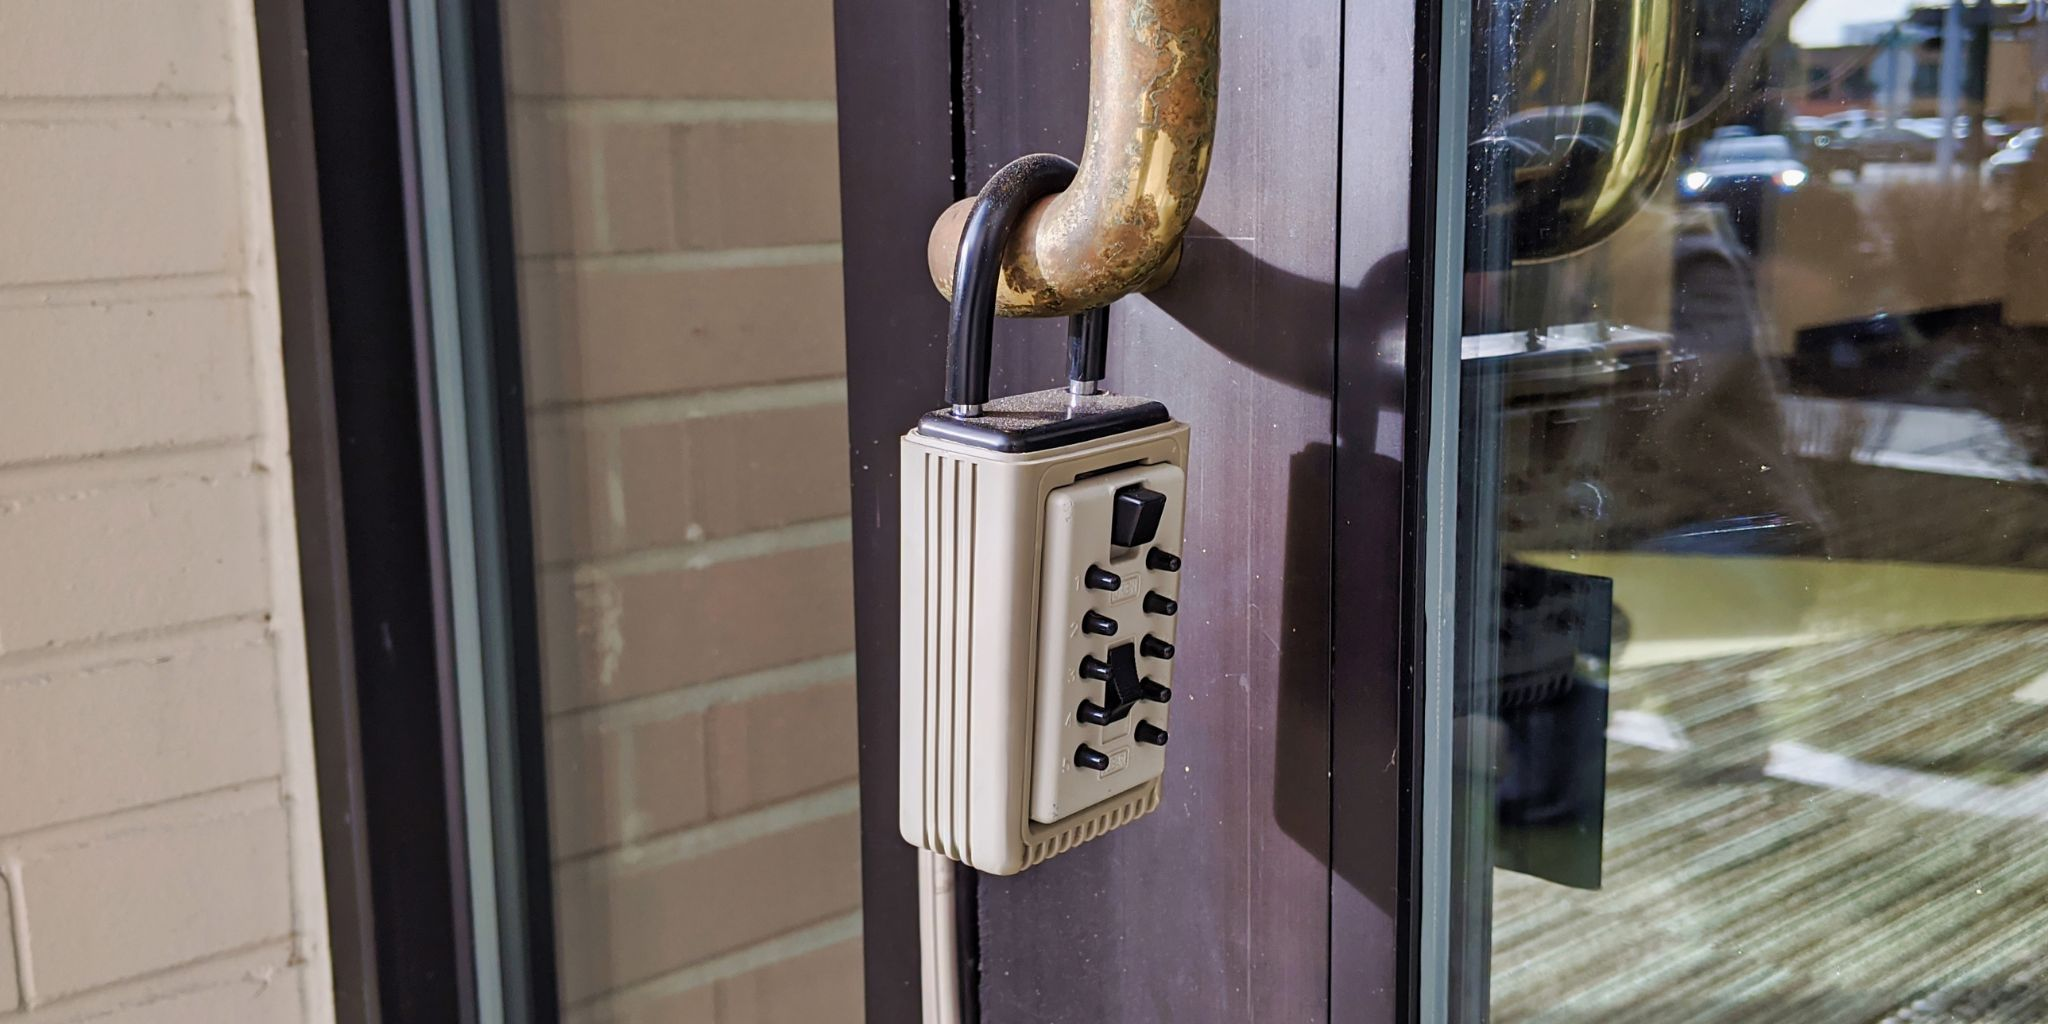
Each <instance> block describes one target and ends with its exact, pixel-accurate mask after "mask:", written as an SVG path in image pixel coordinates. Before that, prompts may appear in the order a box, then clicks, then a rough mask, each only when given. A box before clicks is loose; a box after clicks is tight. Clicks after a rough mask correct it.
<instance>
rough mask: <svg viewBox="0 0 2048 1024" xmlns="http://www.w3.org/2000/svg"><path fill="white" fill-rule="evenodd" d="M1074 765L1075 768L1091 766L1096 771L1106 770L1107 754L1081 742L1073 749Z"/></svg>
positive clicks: (1107, 764)
mask: <svg viewBox="0 0 2048 1024" xmlns="http://www.w3.org/2000/svg"><path fill="white" fill-rule="evenodd" d="M1074 766H1075V767H1076V768H1093V769H1095V770H1096V771H1098V772H1102V771H1108V770H1109V755H1108V754H1105V753H1103V752H1102V751H1100V750H1097V749H1095V748H1094V747H1091V746H1089V745H1088V744H1086V743H1083V744H1081V746H1080V748H1079V749H1077V750H1075V751H1074Z"/></svg>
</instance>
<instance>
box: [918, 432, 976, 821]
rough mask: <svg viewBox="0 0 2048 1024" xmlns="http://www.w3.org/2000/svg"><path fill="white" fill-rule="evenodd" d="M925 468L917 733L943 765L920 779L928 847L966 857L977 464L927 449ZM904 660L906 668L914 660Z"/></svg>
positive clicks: (931, 761)
mask: <svg viewBox="0 0 2048 1024" xmlns="http://www.w3.org/2000/svg"><path fill="white" fill-rule="evenodd" d="M921 468H922V479H923V487H922V492H923V493H922V497H923V502H924V509H923V511H924V517H925V522H926V524H927V528H926V529H925V531H924V536H923V537H922V538H920V541H919V542H920V543H921V544H922V545H923V553H922V555H921V557H920V558H919V560H918V564H919V566H920V567H921V569H922V572H921V574H920V575H921V585H920V587H919V594H920V601H921V603H922V606H923V610H924V615H923V616H922V622H921V624H920V625H919V627H918V628H917V630H916V639H917V649H916V656H915V662H916V668H917V676H916V678H917V680H918V694H919V696H918V706H919V710H920V714H919V719H920V733H919V735H920V736H921V737H922V743H923V744H924V751H925V758H924V763H925V764H927V765H932V766H935V767H938V766H943V767H939V768H938V770H936V771H932V772H928V773H926V774H925V776H924V779H923V787H922V788H923V794H922V803H923V808H924V830H925V837H926V843H925V845H926V846H927V847H928V848H929V849H933V850H936V851H938V852H940V853H942V854H945V855H946V856H948V857H951V858H953V859H955V860H959V859H962V858H963V857H964V856H965V852H966V851H965V846H966V841H967V835H968V822H969V820H970V815H971V814H972V812H973V799H972V796H973V793H974V778H973V764H972V761H971V759H970V758H969V756H968V755H969V749H968V743H967V740H968V736H969V722H970V720H971V719H970V715H971V714H972V712H973V700H974V687H973V685H972V682H973V679H972V677H973V656H974V590H975V588H974V585H973V581H974V575H975V549H976V546H977V545H976V543H975V540H976V538H975V535H974V533H975V526H976V518H977V517H976V515H975V512H976V508H975V505H976V499H977V497H978V496H979V495H978V488H977V484H978V482H979V477H980V473H979V471H980V467H979V466H978V465H976V464H975V463H973V462H970V461H967V460H964V459H957V458H953V457H950V456H947V455H945V454H942V453H939V452H934V451H926V452H924V453H923V466H922V467H921ZM906 639H908V637H906ZM906 653H907V652H906ZM904 660H905V662H906V668H908V667H909V665H908V663H909V662H911V660H912V659H911V658H905V659H904ZM906 678H908V677H907V676H906Z"/></svg>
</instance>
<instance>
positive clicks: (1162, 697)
mask: <svg viewBox="0 0 2048 1024" xmlns="http://www.w3.org/2000/svg"><path fill="white" fill-rule="evenodd" d="M1138 687H1139V688H1140V689H1142V690H1144V691H1145V699H1146V700H1149V701H1151V702H1153V703H1155V704H1164V703H1166V702H1168V701H1170V700H1172V699H1173V688H1172V687H1168V686H1161V685H1159V684H1158V683H1155V682H1153V681H1152V680H1150V679H1147V680H1145V681H1144V682H1142V683H1139V684H1138Z"/></svg>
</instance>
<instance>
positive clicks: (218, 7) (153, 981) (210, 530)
mask: <svg viewBox="0 0 2048 1024" xmlns="http://www.w3.org/2000/svg"><path fill="white" fill-rule="evenodd" d="M262 127H263V125H262V108H261V103H260V94H259V89H258V85H257V68H256V59H255V33H254V22H253V12H252V8H251V7H250V5H249V4H248V3H247V0H0V239H5V242H4V244H0V1022H5V1024H54V1022H66V1021H79V1020H88V1019H89V1020H93V1021H101V1022H120V1024H131V1022H132V1024H141V1022H145V1021H146V1022H150V1024H182V1022H193V1024H200V1022H207V1024H212V1022H220V1021H236V1022H248V1024H272V1022H298V1021H309V1022H320V1021H330V1020H332V1019H333V1016H334V1011H333V1006H332V996H331V989H332V986H331V982H330V979H329V977H328V961H327V952H326V946H325V942H326V931H327V926H326V918H325V904H324V900H323V896H322V891H321V871H320V841H319V831H318V819H317V815H316V804H315V792H314V786H313V772H312V743H311V735H310V727H309V725H308V722H309V716H308V701H307V692H306V671H305V656H304V651H303V635H302V629H301V624H300V617H299V581H298V576H297V554H296V550H295V545H294V542H293V520H292V505H291V486H290V483H291V479H290V465H289V462H288V457H287V456H288V446H287V438H286V436H285V426H284V424H285V417H284V408H283V401H284V399H283V394H284V392H283V376H282V371H281V362H280V355H279V337H280V335H279V325H278V313H277V297H276V281H275V271H274V266H273V263H274V261H273V253H274V246H273V242H272V239H271V231H270V215H269V210H270V195H269V190H268V183H267V179H266V170H265V158H264V152H263V133H262Z"/></svg>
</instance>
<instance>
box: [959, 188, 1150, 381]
mask: <svg viewBox="0 0 2048 1024" xmlns="http://www.w3.org/2000/svg"><path fill="white" fill-rule="evenodd" d="M1074 171H1075V167H1074V162H1073V161H1072V160H1069V159H1067V158H1066V157H1063V156H1057V155H1054V154H1052V153H1034V154H1032V155H1030V156H1025V157H1018V158H1017V159H1015V160H1012V161H1010V162H1009V163H1008V164H1005V165H1004V166H1003V168H1002V169H1001V170H999V171H997V172H996V173H995V174H993V175H991V176H990V177H989V179H988V183H987V184H985V185H983V186H982V187H981V192H980V194H979V195H977V196H976V197H975V200H974V205H973V206H972V207H971V208H969V210H968V213H967V223H966V224H964V225H962V226H961V228H960V253H959V255H958V256H957V257H956V258H955V259H954V261H953V308H952V311H951V314H950V316H949V317H948V319H947V322H946V403H947V404H948V405H951V406H952V407H953V415H955V416H962V417H971V416H979V415H981V407H982V406H983V405H984V404H986V403H987V402H988V373H989V359H990V350H991V349H992V348H993V347H994V334H995V320H996V285H997V284H998V283H999V282H1000V281H1001V279H1002V272H1003V268H1002V263H1003V248H1004V246H1006V245H1007V244H1008V243H1009V240H1010V234H1011V232H1013V231H1014V230H1016V227H1017V222H1018V221H1020V220H1022V219H1024V212H1025V211H1026V210H1029V209H1031V205H1032V204H1033V203H1036V202H1038V201H1039V200H1040V199H1043V198H1045V197H1046V196H1050V195H1056V194H1058V193H1060V192H1062V191H1065V189H1066V187H1067V186H1068V185H1069V184H1072V183H1073V180H1074ZM1067 346H1068V349H1067V373H1068V377H1069V379H1070V380H1072V381H1074V382H1075V384H1076V385H1077V386H1078V385H1080V384H1082V383H1084V382H1085V383H1086V384H1087V385H1089V388H1090V391H1089V392H1078V391H1077V393H1092V388H1093V384H1094V382H1096V381H1099V380H1101V379H1102V373H1103V364H1104V363H1105V362H1106V361H1107V353H1108V347H1109V309H1108V307H1101V308H1097V309H1091V310H1088V311H1087V312H1085V313H1077V314H1075V315H1074V316H1073V317H1072V318H1071V319H1070V320H1069V322H1068V328H1067Z"/></svg>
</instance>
